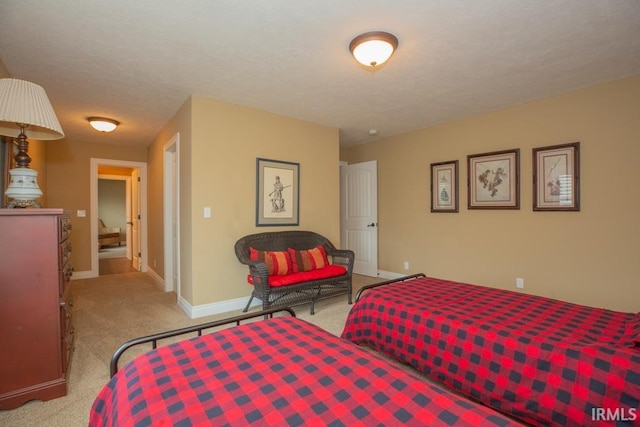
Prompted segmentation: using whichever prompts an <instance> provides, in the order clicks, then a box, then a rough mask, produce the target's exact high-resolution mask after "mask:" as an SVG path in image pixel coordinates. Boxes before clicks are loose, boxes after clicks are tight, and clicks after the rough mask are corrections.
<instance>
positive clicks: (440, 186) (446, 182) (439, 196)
mask: <svg viewBox="0 0 640 427" xmlns="http://www.w3.org/2000/svg"><path fill="white" fill-rule="evenodd" d="M431 212H453V213H455V212H458V161H457V160H452V161H449V162H440V163H431Z"/></svg>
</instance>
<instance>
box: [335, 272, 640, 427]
mask: <svg viewBox="0 0 640 427" xmlns="http://www.w3.org/2000/svg"><path fill="white" fill-rule="evenodd" d="M342 336H343V338H346V339H349V340H351V341H353V342H355V343H358V344H366V345H368V346H371V347H373V348H375V349H377V350H379V351H381V352H383V353H385V354H387V355H389V356H391V357H393V358H396V359H398V360H400V361H403V362H406V363H409V364H411V365H412V366H413V367H415V368H417V369H418V370H419V371H422V372H424V373H426V374H428V375H429V376H431V377H432V378H434V379H436V380H437V381H439V382H441V383H444V384H445V385H446V386H448V387H450V388H452V389H454V390H457V391H459V392H461V393H462V394H464V395H466V396H470V397H472V398H474V399H476V400H478V401H481V402H483V403H485V404H486V405H488V406H491V407H493V408H496V409H498V410H500V411H502V412H505V413H507V414H510V415H512V416H514V417H516V418H518V419H521V420H523V421H526V422H528V423H531V424H534V425H574V426H578V425H616V424H617V425H640V408H639V402H640V342H638V341H639V340H640V314H634V313H621V312H614V311H609V310H603V309H597V308H591V307H585V306H581V305H576V304H570V303H566V302H561V301H557V300H552V299H549V298H543V297H537V296H532V295H526V294H521V293H518V292H511V291H505V290H498V289H493V288H488V287H482V286H475V285H469V284H464V283H456V282H451V281H447V280H440V279H434V278H418V279H413V280H408V281H405V282H397V283H392V284H388V285H384V286H380V287H376V288H373V289H371V290H368V291H366V292H365V293H363V295H362V297H361V298H360V299H359V301H358V302H356V304H354V306H353V307H352V309H351V312H350V314H349V316H348V318H347V322H346V325H345V328H344V331H343V333H342Z"/></svg>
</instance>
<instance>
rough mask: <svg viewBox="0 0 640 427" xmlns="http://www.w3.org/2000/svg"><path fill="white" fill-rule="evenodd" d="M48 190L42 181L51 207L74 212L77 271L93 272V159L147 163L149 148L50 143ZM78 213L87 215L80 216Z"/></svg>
mask: <svg viewBox="0 0 640 427" xmlns="http://www.w3.org/2000/svg"><path fill="white" fill-rule="evenodd" d="M45 144H46V159H47V161H46V187H44V186H43V180H41V179H39V183H40V186H41V187H43V192H46V195H47V205H46V206H47V207H50V208H63V209H65V210H69V211H71V212H72V215H71V223H72V226H73V233H72V235H71V239H72V245H73V252H72V255H71V256H72V258H71V259H72V262H73V267H74V270H75V271H90V270H91V224H90V223H89V220H90V215H89V210H90V208H91V206H90V199H91V194H90V184H91V182H90V169H91V168H90V160H91V158H100V159H114V160H127V161H135V162H145V161H146V160H147V155H146V152H147V149H146V148H145V147H128V146H123V145H113V144H97V143H91V144H88V143H85V142H81V141H77V142H76V141H68V140H66V139H63V140H57V141H46V142H45ZM78 210H85V211H87V216H86V217H84V218H79V217H77V216H76V212H77V211H78Z"/></svg>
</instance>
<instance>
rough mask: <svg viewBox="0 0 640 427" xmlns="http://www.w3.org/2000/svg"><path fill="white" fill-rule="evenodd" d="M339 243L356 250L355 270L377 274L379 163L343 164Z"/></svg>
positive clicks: (366, 273)
mask: <svg viewBox="0 0 640 427" xmlns="http://www.w3.org/2000/svg"><path fill="white" fill-rule="evenodd" d="M340 246H341V247H342V248H345V249H351V250H352V251H353V252H354V253H355V256H356V257H355V263H354V266H353V272H354V273H356V274H362V275H365V276H372V277H377V276H378V163H377V162H376V161H375V160H374V161H370V162H363V163H355V164H352V165H346V166H341V167H340Z"/></svg>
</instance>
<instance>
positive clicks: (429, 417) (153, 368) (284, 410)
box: [90, 317, 517, 426]
mask: <svg viewBox="0 0 640 427" xmlns="http://www.w3.org/2000/svg"><path fill="white" fill-rule="evenodd" d="M248 424H259V425H304V426H315V425H333V426H357V425H360V426H374V425H454V424H459V425H483V426H484V425H486V426H494V425H496V426H506V425H515V424H517V423H515V422H514V421H513V420H510V419H508V418H506V417H504V416H502V415H500V414H498V413H497V412H494V411H493V410H491V409H489V408H486V407H484V406H482V405H479V404H477V403H472V402H470V401H468V400H466V399H464V398H461V397H459V396H457V395H454V394H452V393H451V392H450V391H446V390H445V389H442V388H440V387H438V386H435V385H433V384H431V383H430V382H429V381H428V380H426V379H425V378H423V377H420V376H419V375H417V374H414V373H411V372H409V371H407V370H406V369H403V368H401V367H398V366H395V365H393V364H392V363H391V362H389V361H388V360H385V359H383V358H381V357H380V356H378V355H376V354H375V353H372V352H371V351H370V350H366V349H363V348H360V347H358V346H356V345H354V344H353V343H350V342H348V341H346V340H343V339H341V338H339V337H336V336H334V335H331V334H330V333H328V332H326V331H324V330H323V329H321V328H319V327H317V326H315V325H312V324H310V323H307V322H305V321H303V320H299V319H297V318H295V317H277V318H273V319H268V320H263V321H258V322H254V323H247V324H243V325H240V326H236V327H231V328H228V329H224V330H222V331H218V332H215V333H213V334H208V335H203V336H201V337H198V338H192V339H188V340H183V341H179V342H177V343H173V344H168V345H166V346H164V347H159V348H157V349H155V350H152V351H150V352H148V353H145V354H143V355H141V356H138V357H137V358H135V359H134V360H133V361H132V362H131V363H130V364H128V365H127V366H125V367H124V369H122V370H120V371H119V372H118V373H117V374H116V375H115V376H114V377H113V378H112V379H111V381H110V382H109V383H108V384H107V385H106V386H105V387H104V388H103V389H102V390H101V391H100V393H99V394H98V396H97V398H96V400H95V401H94V404H93V407H92V409H91V414H90V425H91V426H125V425H126V426H158V425H176V426H191V425H216V426H222V425H238V426H245V425H248Z"/></svg>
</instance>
